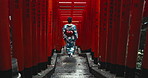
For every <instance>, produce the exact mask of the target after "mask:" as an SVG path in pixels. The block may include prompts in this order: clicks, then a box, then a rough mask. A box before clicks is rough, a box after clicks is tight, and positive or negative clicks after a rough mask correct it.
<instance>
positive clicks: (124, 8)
mask: <svg viewBox="0 0 148 78" xmlns="http://www.w3.org/2000/svg"><path fill="white" fill-rule="evenodd" d="M130 5H131V0H122V4H121V15H120V17H121V18H120V29H119V30H120V32H119V40H118V47H117V59H116V61H117V63H116V64H117V76H124V71H125V60H126V52H127V51H126V49H127V40H128V33H129V23H130Z"/></svg>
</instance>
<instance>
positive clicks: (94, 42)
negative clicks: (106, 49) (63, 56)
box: [83, 0, 99, 64]
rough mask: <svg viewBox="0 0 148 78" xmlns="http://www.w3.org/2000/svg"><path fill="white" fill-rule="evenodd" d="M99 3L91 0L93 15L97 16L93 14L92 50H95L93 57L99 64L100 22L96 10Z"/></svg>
mask: <svg viewBox="0 0 148 78" xmlns="http://www.w3.org/2000/svg"><path fill="white" fill-rule="evenodd" d="M97 3H98V1H97V0H96V1H91V11H90V12H91V15H95V16H91V19H92V20H91V24H90V25H91V26H92V28H91V29H92V30H91V31H92V34H91V36H92V39H91V40H92V44H91V45H92V46H91V47H92V52H93V54H94V56H93V58H94V63H95V64H97V59H98V48H99V47H98V45H99V43H98V36H99V34H98V31H97V30H98V25H97V23H98V18H99V17H98V15H97V12H96V8H98V7H97ZM85 32H87V30H86V31H85ZM83 38H85V37H83ZM83 46H84V44H83Z"/></svg>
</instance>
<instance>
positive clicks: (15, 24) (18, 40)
mask: <svg viewBox="0 0 148 78" xmlns="http://www.w3.org/2000/svg"><path fill="white" fill-rule="evenodd" d="M10 5H11V6H10V7H11V10H10V12H11V14H10V16H11V21H10V22H11V28H12V37H13V38H12V43H13V44H12V45H13V49H12V50H13V56H14V58H16V59H17V62H18V69H19V71H20V72H23V71H24V48H23V15H22V10H23V8H22V7H23V6H22V5H23V0H20V1H15V0H12V2H11V3H10ZM18 32H19V33H18Z"/></svg>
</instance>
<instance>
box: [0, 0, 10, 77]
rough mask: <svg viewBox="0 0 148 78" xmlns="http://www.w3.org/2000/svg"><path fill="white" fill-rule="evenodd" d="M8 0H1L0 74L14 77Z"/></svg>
mask: <svg viewBox="0 0 148 78" xmlns="http://www.w3.org/2000/svg"><path fill="white" fill-rule="evenodd" d="M8 10H9V9H8V0H0V11H1V12H0V76H1V77H3V78H11V77H12V66H11V54H10V30H9V20H8V19H9V16H8V15H9V13H8Z"/></svg>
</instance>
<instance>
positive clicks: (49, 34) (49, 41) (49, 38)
mask: <svg viewBox="0 0 148 78" xmlns="http://www.w3.org/2000/svg"><path fill="white" fill-rule="evenodd" d="M52 4H53V3H52V0H48V4H47V5H48V9H47V13H48V14H47V15H48V17H47V54H48V64H51V56H52V48H53V47H52V25H53V24H52V22H53V20H52V15H53V11H52V6H53V5H52Z"/></svg>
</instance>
